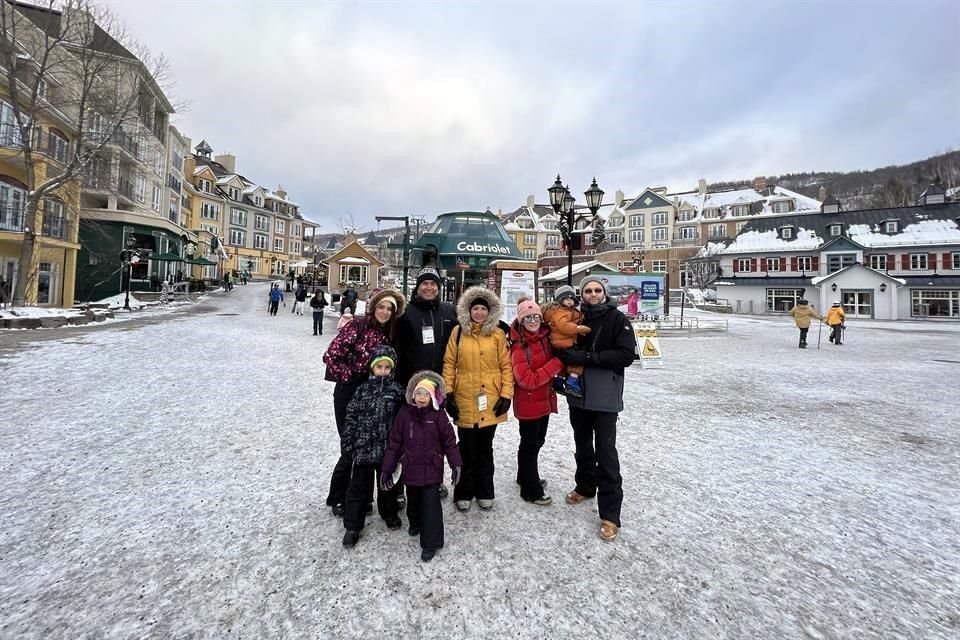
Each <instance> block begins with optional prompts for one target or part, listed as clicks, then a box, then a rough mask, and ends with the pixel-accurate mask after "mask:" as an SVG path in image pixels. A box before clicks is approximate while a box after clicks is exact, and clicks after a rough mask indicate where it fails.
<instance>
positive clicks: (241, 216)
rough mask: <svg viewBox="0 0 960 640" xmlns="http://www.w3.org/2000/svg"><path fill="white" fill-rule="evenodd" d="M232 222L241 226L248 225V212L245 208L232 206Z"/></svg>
mask: <svg viewBox="0 0 960 640" xmlns="http://www.w3.org/2000/svg"><path fill="white" fill-rule="evenodd" d="M230 224H235V225H237V226H239V227H245V226H247V212H246V211H244V210H243V209H237V208H236V207H232V208H231V209H230Z"/></svg>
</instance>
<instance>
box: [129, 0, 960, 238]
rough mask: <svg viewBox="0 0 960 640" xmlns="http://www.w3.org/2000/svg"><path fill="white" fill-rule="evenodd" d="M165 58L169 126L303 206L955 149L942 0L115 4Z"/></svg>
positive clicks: (659, 180)
mask: <svg viewBox="0 0 960 640" xmlns="http://www.w3.org/2000/svg"><path fill="white" fill-rule="evenodd" d="M112 6H113V7H114V8H115V10H116V11H117V13H118V14H119V15H120V16H121V18H123V19H124V20H125V21H126V22H127V24H128V25H129V27H130V29H131V31H132V32H133V33H134V34H135V36H136V37H137V38H138V39H139V40H141V41H142V42H144V43H145V44H147V45H148V46H149V47H150V48H151V49H152V50H154V51H155V52H162V53H164V54H166V55H167V56H168V57H169V58H170V60H171V62H172V65H173V73H174V75H175V78H176V91H175V93H176V96H177V97H178V98H180V99H189V100H190V101H191V103H192V106H191V109H190V111H188V112H186V113H183V114H181V115H179V116H178V117H177V118H176V119H175V123H176V124H177V125H178V127H180V128H181V129H182V131H183V132H184V133H185V134H186V135H189V136H191V137H192V138H193V140H194V141H195V142H196V141H199V139H201V138H205V139H207V140H208V141H209V142H210V143H211V144H212V145H213V146H214V148H215V150H216V151H218V152H226V151H229V152H232V153H234V154H236V155H237V156H238V167H239V170H240V171H241V172H243V173H245V174H246V175H248V177H250V178H251V179H254V180H256V181H258V182H262V183H264V184H266V185H267V186H276V184H277V183H280V182H282V183H283V184H284V186H286V187H287V189H288V190H289V192H290V193H291V197H293V198H294V199H296V200H297V201H298V202H300V203H301V204H302V205H304V208H305V211H306V213H307V215H308V216H309V217H311V218H313V219H315V220H317V221H320V222H322V223H324V224H325V226H326V228H329V229H332V228H334V227H335V221H336V219H337V218H338V217H340V216H342V215H344V214H346V213H352V214H353V215H354V216H355V217H356V219H357V220H358V221H364V222H368V221H369V220H371V219H372V217H373V216H374V215H377V214H387V215H396V214H405V213H419V214H424V215H427V216H433V215H435V214H436V213H439V212H442V211H449V210H460V209H470V210H477V209H480V210H482V209H483V208H484V207H486V206H490V207H491V208H493V209H494V210H496V209H497V208H503V209H513V208H515V207H516V206H519V205H520V204H522V202H523V201H524V198H525V197H526V195H527V194H529V193H534V194H535V195H536V196H537V198H538V199H540V200H545V198H546V193H545V189H546V187H547V186H548V185H549V184H550V182H551V181H552V177H553V175H555V174H556V173H557V172H558V171H559V172H560V173H561V174H562V175H563V176H564V178H566V179H569V181H570V187H571V189H572V190H574V191H575V193H577V194H580V193H582V192H583V190H584V189H586V187H587V186H588V184H589V180H590V178H591V177H592V176H593V175H596V176H597V178H598V180H599V181H600V184H601V186H602V187H604V188H605V189H606V190H607V192H608V193H611V194H612V193H613V191H614V190H616V189H617V188H621V189H623V190H624V191H625V192H627V193H628V195H629V194H631V193H635V192H636V191H637V190H639V189H641V188H643V187H644V186H646V185H651V184H663V185H667V186H670V187H671V188H672V189H684V188H690V187H693V186H695V184H696V179H697V178H698V177H701V176H702V177H706V178H708V179H710V180H720V179H732V178H741V177H749V176H751V175H760V174H774V173H780V172H788V171H800V170H807V169H855V168H872V167H875V166H880V165H884V164H890V163H893V162H907V161H910V160H914V159H919V158H922V157H926V156H927V155H930V154H933V153H936V152H939V151H941V150H943V149H945V148H947V147H950V146H957V145H960V134H958V131H957V127H956V123H957V122H958V121H960V107H958V105H960V64H958V63H960V59H958V56H960V54H958V53H957V52H956V49H955V47H953V45H952V44H951V42H952V40H953V39H954V38H955V37H956V32H957V28H956V27H957V25H958V24H960V9H958V7H957V5H955V4H954V3H946V2H911V3H895V2H883V3H875V4H867V3H862V2H847V3H844V2H831V3H812V2H793V3H752V2H751V3H744V4H734V3H693V2H690V3H662V4H661V3H610V4H579V3H578V4H574V3H570V4H564V3H539V2H537V3H462V4H456V5H453V4H441V3H355V4H354V3H351V4H329V3H323V4H319V3H318V4H313V3H306V2H304V3H298V2H269V3H261V2H258V3H252V2H251V3H242V2H241V3H222V2H210V3H207V2H204V3H196V2H190V3H187V2H183V3H172V4H171V3H170V2H162V3H161V2H155V1H154V0H137V1H136V2H133V1H128V0H123V1H121V0H115V1H114V2H112Z"/></svg>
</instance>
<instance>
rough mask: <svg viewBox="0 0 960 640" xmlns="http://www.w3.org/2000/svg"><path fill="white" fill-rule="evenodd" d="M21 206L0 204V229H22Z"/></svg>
mask: <svg viewBox="0 0 960 640" xmlns="http://www.w3.org/2000/svg"><path fill="white" fill-rule="evenodd" d="M23 222H24V209H23V206H22V205H21V206H10V205H5V206H0V231H23Z"/></svg>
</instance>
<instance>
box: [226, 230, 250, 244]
mask: <svg viewBox="0 0 960 640" xmlns="http://www.w3.org/2000/svg"><path fill="white" fill-rule="evenodd" d="M246 240H247V232H246V231H244V230H242V229H230V244H233V245H236V246H238V247H242V246H243V245H244V243H245V242H246Z"/></svg>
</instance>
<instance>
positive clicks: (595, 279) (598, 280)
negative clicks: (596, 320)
mask: <svg viewBox="0 0 960 640" xmlns="http://www.w3.org/2000/svg"><path fill="white" fill-rule="evenodd" d="M591 282H596V283H597V284H598V285H600V288H601V289H603V296H604V297H606V296H607V285H606V284H604V282H603V279H602V278H601V277H600V276H587V277H585V278H584V279H583V280H581V281H580V293H583V290H584V288H585V287H586V286H587V285H588V284H590V283H591Z"/></svg>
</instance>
